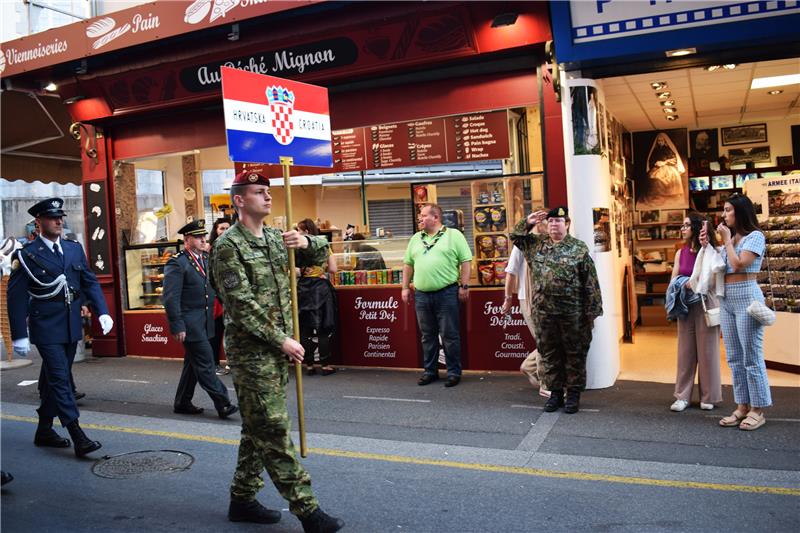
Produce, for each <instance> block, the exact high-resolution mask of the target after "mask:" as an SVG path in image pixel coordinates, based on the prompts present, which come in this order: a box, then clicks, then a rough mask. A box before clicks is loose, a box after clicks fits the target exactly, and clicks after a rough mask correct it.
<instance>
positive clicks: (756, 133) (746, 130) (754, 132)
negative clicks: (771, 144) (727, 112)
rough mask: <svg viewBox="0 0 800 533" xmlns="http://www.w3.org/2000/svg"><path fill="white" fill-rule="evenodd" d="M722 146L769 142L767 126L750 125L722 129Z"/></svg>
mask: <svg viewBox="0 0 800 533" xmlns="http://www.w3.org/2000/svg"><path fill="white" fill-rule="evenodd" d="M721 131H722V146H730V145H733V144H753V143H764V142H767V125H766V124H765V123H761V124H748V125H746V126H731V127H729V128H722V130H721Z"/></svg>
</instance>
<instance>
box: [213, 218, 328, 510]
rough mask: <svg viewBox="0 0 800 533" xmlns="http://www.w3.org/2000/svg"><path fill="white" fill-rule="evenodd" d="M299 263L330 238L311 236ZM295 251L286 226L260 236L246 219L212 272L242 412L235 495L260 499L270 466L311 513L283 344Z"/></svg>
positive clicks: (286, 492) (292, 499)
mask: <svg viewBox="0 0 800 533" xmlns="http://www.w3.org/2000/svg"><path fill="white" fill-rule="evenodd" d="M308 239H309V246H308V248H305V249H298V250H297V263H298V266H305V265H308V264H311V263H313V262H314V260H315V259H317V256H320V255H325V254H327V247H328V243H327V241H326V240H325V238H324V237H308ZM288 268H289V257H288V253H287V250H286V246H285V244H284V242H283V238H282V235H281V232H280V231H278V230H276V229H272V228H268V227H264V236H263V237H256V236H254V235H253V234H252V233H251V232H250V231H249V230H248V229H247V228H245V227H244V226H243V225H242V224H241V223H239V222H237V223H236V224H234V225H233V226H232V227H231V228H230V229H229V230H228V231H227V232H225V234H224V235H222V236H221V237H220V238H218V239H217V240H216V241H215V242H214V249H213V251H212V255H211V272H212V279H213V282H214V285H215V287H216V289H217V294H218V295H219V298H220V299H221V300H222V303H223V306H224V308H225V315H224V316H225V353H226V354H227V357H228V363H229V365H230V367H231V373H232V375H233V383H234V386H235V388H236V394H237V395H238V397H239V407H240V409H241V415H242V437H241V442H240V444H239V458H238V463H237V465H236V473H235V474H234V476H233V482H232V484H231V497H232V498H234V499H237V500H241V501H251V500H254V499H255V497H256V494H257V493H258V491H259V490H260V489H261V488H262V487H263V486H264V482H263V480H262V479H261V473H262V471H263V470H264V469H265V468H266V470H267V472H268V473H269V476H270V478H271V479H272V482H273V483H274V484H275V487H276V488H277V489H278V491H279V492H280V493H281V495H282V496H283V497H284V498H285V499H286V500H288V501H289V510H290V511H291V512H292V513H293V514H295V515H297V516H299V517H306V516H308V515H310V514H311V513H312V512H314V511H315V510H316V509H317V508H318V507H319V503H318V502H317V499H316V497H315V496H314V494H313V492H312V490H311V478H310V476H309V475H308V473H307V472H306V471H305V469H304V468H303V466H302V465H301V464H300V462H299V461H298V460H297V456H296V453H295V449H294V444H293V443H292V441H291V438H290V436H289V415H288V413H287V411H286V384H287V381H288V369H289V365H290V363H289V361H288V359H287V357H286V355H285V354H284V353H283V352H282V351H281V346H282V344H283V342H284V340H286V338H287V337H291V335H292V311H291V296H290V287H289V272H288Z"/></svg>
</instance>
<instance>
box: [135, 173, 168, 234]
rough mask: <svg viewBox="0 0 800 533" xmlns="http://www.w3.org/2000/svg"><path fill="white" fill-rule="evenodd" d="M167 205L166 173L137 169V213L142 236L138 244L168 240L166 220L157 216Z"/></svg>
mask: <svg viewBox="0 0 800 533" xmlns="http://www.w3.org/2000/svg"><path fill="white" fill-rule="evenodd" d="M165 203H166V200H165V195H164V172H163V171H161V170H149V169H142V168H137V169H136V212H137V215H138V216H137V220H138V221H139V222H138V224H139V227H138V230H139V232H140V233H141V235H140V238H139V239H137V240H136V242H143V243H144V242H154V241H160V240H167V223H166V218H165V217H164V216H158V214H157V213H158V210H159V209H162V208H163V207H164V204H165Z"/></svg>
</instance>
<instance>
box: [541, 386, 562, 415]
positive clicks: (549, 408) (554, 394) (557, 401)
mask: <svg viewBox="0 0 800 533" xmlns="http://www.w3.org/2000/svg"><path fill="white" fill-rule="evenodd" d="M559 407H564V389H556V390H552V391H550V398H548V399H547V401H546V402H544V412H545V413H552V412H553V411H555V410H557V409H558V408H559Z"/></svg>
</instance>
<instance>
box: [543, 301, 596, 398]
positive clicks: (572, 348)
mask: <svg viewBox="0 0 800 533" xmlns="http://www.w3.org/2000/svg"><path fill="white" fill-rule="evenodd" d="M534 324H535V327H536V340H537V341H538V345H537V349H538V350H539V379H540V380H541V382H542V385H543V386H544V387H545V388H546V389H547V390H551V391H552V390H558V389H564V388H566V389H578V390H583V389H584V388H586V354H587V353H588V352H589V345H590V344H591V343H592V327H591V325H590V324H587V322H586V320H584V318H583V317H581V316H579V315H545V314H543V313H535V314H534Z"/></svg>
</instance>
